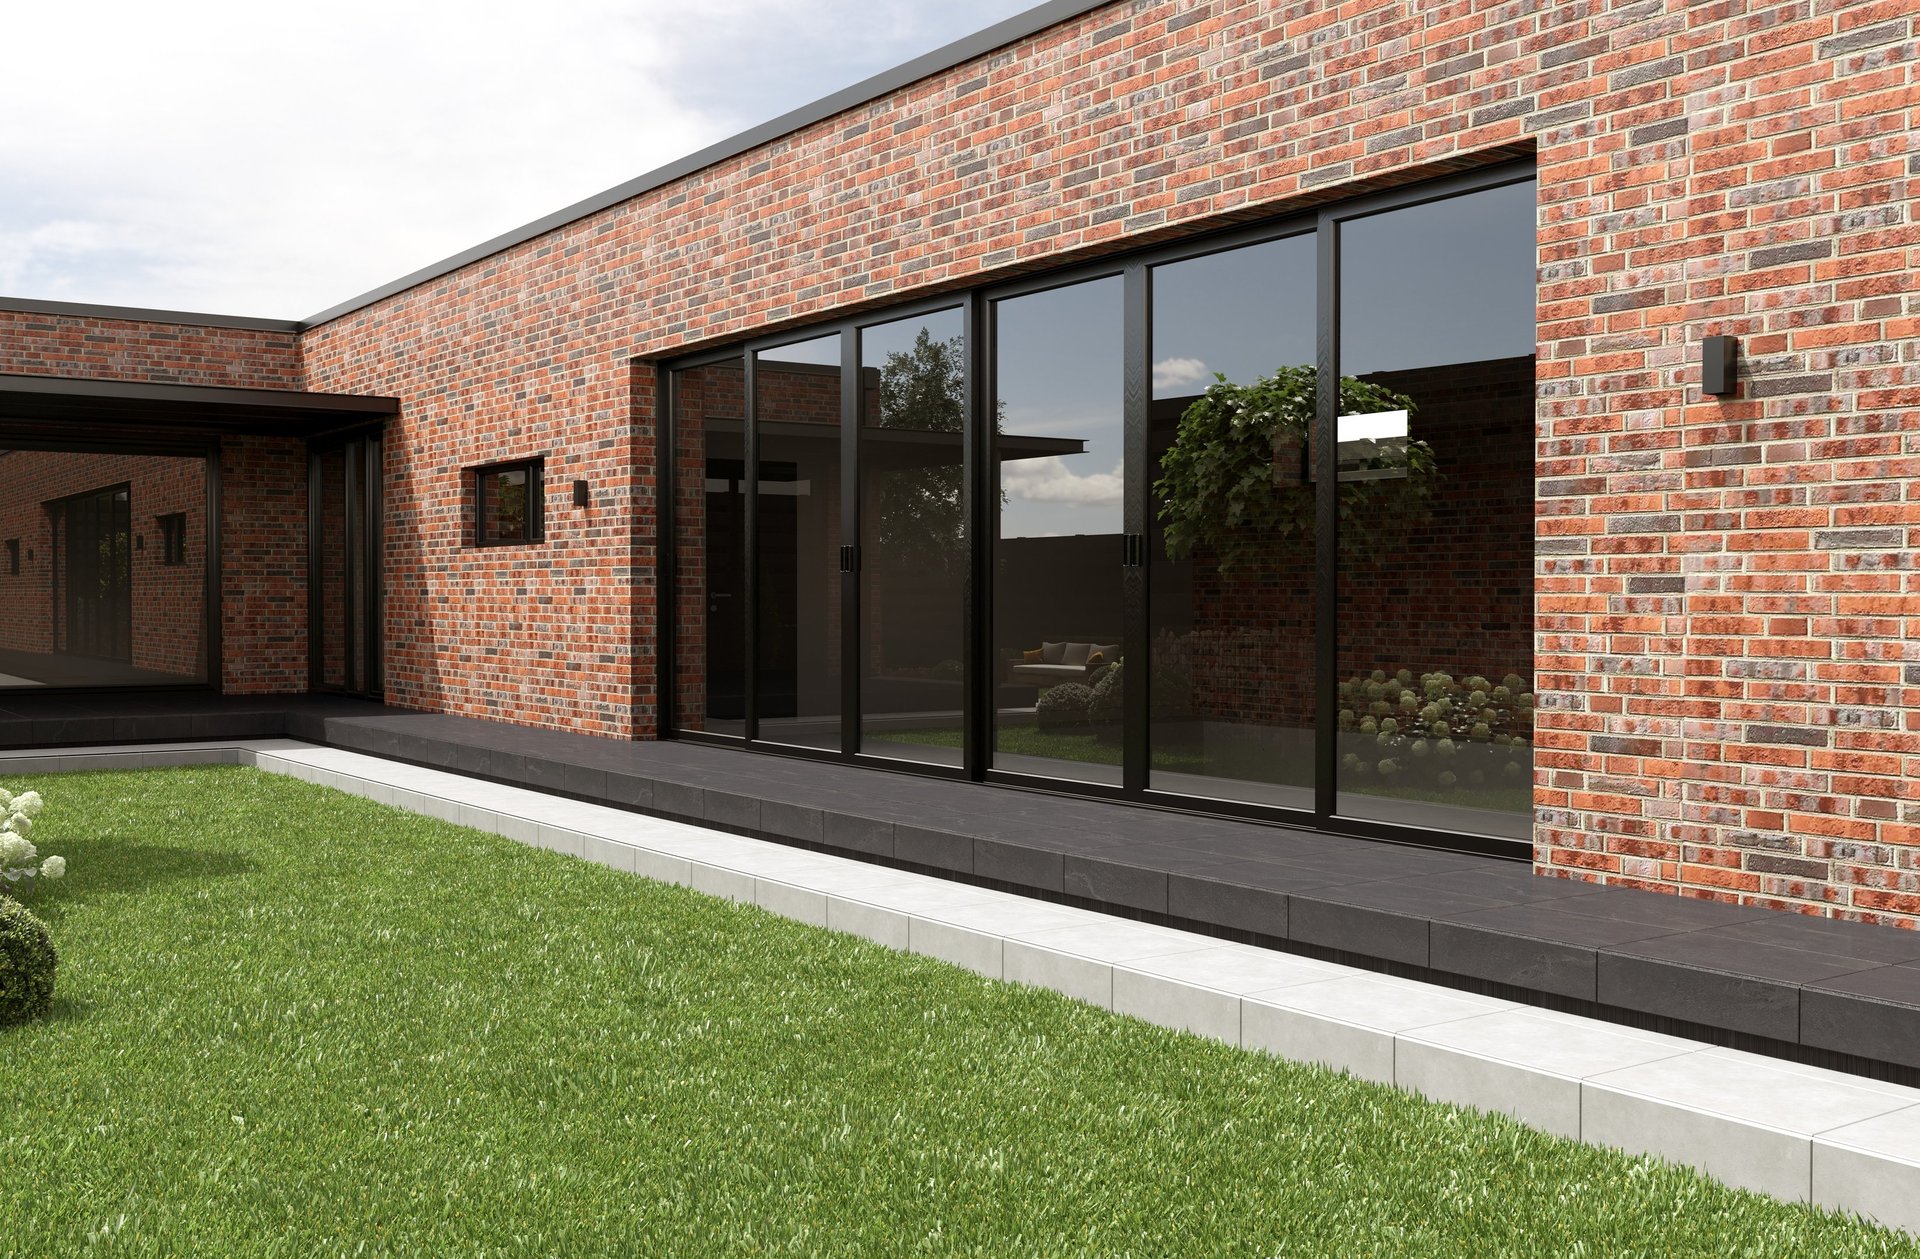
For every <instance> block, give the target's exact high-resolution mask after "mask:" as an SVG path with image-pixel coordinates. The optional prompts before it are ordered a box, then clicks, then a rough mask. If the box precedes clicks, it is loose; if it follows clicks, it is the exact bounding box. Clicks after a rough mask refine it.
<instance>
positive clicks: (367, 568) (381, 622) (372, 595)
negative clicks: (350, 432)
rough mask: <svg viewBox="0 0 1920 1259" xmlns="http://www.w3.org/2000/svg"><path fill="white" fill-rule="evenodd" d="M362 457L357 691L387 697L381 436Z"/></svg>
mask: <svg viewBox="0 0 1920 1259" xmlns="http://www.w3.org/2000/svg"><path fill="white" fill-rule="evenodd" d="M360 449H361V452H362V455H363V456H364V460H363V461H364V463H365V467H366V472H365V475H364V476H363V477H362V478H361V484H362V486H363V487H364V489H363V492H362V494H361V501H362V503H363V504H364V505H365V512H364V516H365V521H364V534H363V540H362V545H361V547H360V555H361V567H362V578H361V587H362V589H363V590H364V591H365V592H366V593H365V596H364V599H365V602H366V611H365V615H364V616H363V617H362V618H361V619H362V621H363V622H364V629H365V632H366V643H367V646H366V650H365V652H364V653H363V655H364V656H365V657H366V659H365V663H364V670H365V676H363V677H362V678H361V679H360V681H361V686H360V689H361V690H362V691H364V692H366V693H367V694H369V695H384V694H385V693H386V662H385V659H384V656H385V652H386V624H385V621H386V602H387V601H386V587H385V585H384V584H383V583H384V580H385V573H384V570H385V565H384V564H383V563H382V562H381V561H382V558H383V557H382V555H381V552H382V550H383V547H384V540H385V537H386V520H385V519H384V516H385V512H386V504H387V495H386V441H385V439H384V436H383V435H381V434H369V435H368V436H367V437H365V438H363V439H362V440H361V442H360Z"/></svg>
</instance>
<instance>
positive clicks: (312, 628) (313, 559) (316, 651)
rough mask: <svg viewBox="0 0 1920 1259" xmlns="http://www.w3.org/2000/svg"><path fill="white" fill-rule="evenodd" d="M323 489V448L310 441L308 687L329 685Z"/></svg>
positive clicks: (314, 688)
mask: <svg viewBox="0 0 1920 1259" xmlns="http://www.w3.org/2000/svg"><path fill="white" fill-rule="evenodd" d="M323 492H324V491H323V490H322V489H321V487H320V448H319V447H318V446H316V445H314V444H312V443H311V442H309V443H308V445H307V689H308V690H312V691H318V690H320V689H322V688H324V687H325V686H326V682H327V663H326V650H325V647H324V640H325V638H326V631H325V628H324V622H323V621H322V620H321V618H322V617H324V616H325V615H326V610H325V608H323V607H322V606H321V599H322V595H321V573H320V564H321V562H322V559H323V556H322V553H321V546H320V538H321V534H322V530H323V529H324V527H325V526H324V523H323V522H322V521H321V519H320V503H321V495H322V494H323Z"/></svg>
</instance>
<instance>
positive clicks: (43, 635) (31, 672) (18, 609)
mask: <svg viewBox="0 0 1920 1259" xmlns="http://www.w3.org/2000/svg"><path fill="white" fill-rule="evenodd" d="M0 478H4V480H5V483H6V485H7V488H8V494H7V496H6V499H5V501H4V502H3V503H0V536H6V537H9V538H17V539H19V541H20V568H19V571H18V572H17V573H15V572H9V573H8V574H7V576H6V577H5V578H4V580H5V581H6V582H7V583H9V586H8V589H7V598H6V599H5V600H4V601H0V689H10V688H15V687H40V686H143V685H168V684H172V685H178V684H180V683H182V682H201V681H205V680H206V677H207V659H206V624H207V620H206V591H207V570H206V557H207V469H206V461H205V460H204V459H200V458H197V457H185V458H183V457H177V456H160V455H119V454H100V453H95V452H78V451H58V450H8V451H0ZM173 516H179V517H181V521H180V536H181V547H180V550H179V553H178V562H175V563H169V562H168V558H169V557H168V553H167V548H166V546H165V544H164V536H163V532H162V526H161V523H160V522H161V519H162V518H163V517H173Z"/></svg>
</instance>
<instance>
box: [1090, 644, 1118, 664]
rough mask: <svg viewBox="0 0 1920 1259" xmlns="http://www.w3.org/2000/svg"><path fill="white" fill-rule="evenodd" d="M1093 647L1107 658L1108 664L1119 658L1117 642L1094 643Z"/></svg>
mask: <svg viewBox="0 0 1920 1259" xmlns="http://www.w3.org/2000/svg"><path fill="white" fill-rule="evenodd" d="M1093 649H1094V650H1095V651H1097V652H1099V653H1100V654H1101V655H1102V656H1105V657H1106V658H1107V663H1108V664H1112V663H1113V662H1114V661H1116V660H1118V659H1119V658H1120V644H1119V643H1095V644H1094V645H1093Z"/></svg>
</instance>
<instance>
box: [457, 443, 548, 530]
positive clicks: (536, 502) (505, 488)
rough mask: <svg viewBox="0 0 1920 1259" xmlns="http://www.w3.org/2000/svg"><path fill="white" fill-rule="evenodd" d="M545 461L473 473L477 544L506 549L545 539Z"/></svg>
mask: <svg viewBox="0 0 1920 1259" xmlns="http://www.w3.org/2000/svg"><path fill="white" fill-rule="evenodd" d="M540 471H541V461H540V460H538V459H524V460H521V461H520V462H518V463H497V464H494V465H492V466H491V467H486V468H476V469H474V473H473V544H474V545H475V546H505V545H510V544H512V543H516V542H538V541H540V540H541V538H542V537H543V536H544V522H543V520H542V515H543V514H544V513H543V509H544V502H545V495H544V493H543V492H542V489H541V478H540Z"/></svg>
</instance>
